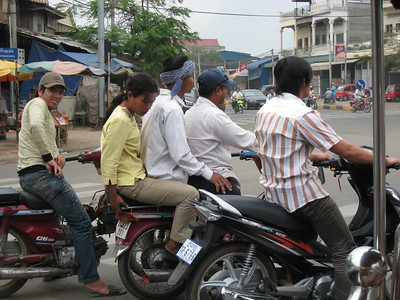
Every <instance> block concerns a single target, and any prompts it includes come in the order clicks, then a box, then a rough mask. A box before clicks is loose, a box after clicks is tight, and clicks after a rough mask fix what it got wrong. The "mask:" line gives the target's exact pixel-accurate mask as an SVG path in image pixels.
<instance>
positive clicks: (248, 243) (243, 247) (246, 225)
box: [168, 153, 400, 300]
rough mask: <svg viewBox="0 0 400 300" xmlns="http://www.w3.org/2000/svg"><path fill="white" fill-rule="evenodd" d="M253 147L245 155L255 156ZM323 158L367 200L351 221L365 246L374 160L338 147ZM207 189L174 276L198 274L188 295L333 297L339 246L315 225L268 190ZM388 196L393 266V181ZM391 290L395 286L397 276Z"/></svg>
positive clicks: (396, 211) (397, 200) (399, 219)
mask: <svg viewBox="0 0 400 300" xmlns="http://www.w3.org/2000/svg"><path fill="white" fill-rule="evenodd" d="M251 155H252V154H246V153H244V154H243V155H242V156H244V159H247V158H249V157H251ZM317 165H318V166H328V167H329V168H330V170H331V171H332V172H333V174H334V176H339V175H342V174H349V175H350V177H349V178H348V182H349V183H350V185H351V186H352V188H353V189H354V190H355V192H356V194H357V196H358V200H359V206H358V210H357V212H356V214H355V215H354V217H353V219H352V221H351V223H350V224H349V229H350V231H351V233H352V235H353V237H354V240H355V242H356V244H357V245H358V246H372V244H373V228H374V226H373V222H374V219H373V201H372V198H373V188H372V185H373V170H372V165H365V164H356V163H351V162H349V161H346V160H345V159H343V158H341V157H340V156H337V155H335V156H333V158H332V159H331V160H330V161H329V162H320V163H318V164H317ZM399 167H400V166H398V165H395V166H392V168H395V169H399ZM320 175H321V177H320V178H321V179H322V180H323V179H324V176H323V175H322V174H320ZM200 193H201V198H200V200H197V199H188V202H189V204H190V206H191V207H192V209H193V210H194V211H195V212H196V214H197V215H198V221H196V222H195V223H192V224H191V227H192V228H193V229H194V231H195V237H194V240H187V241H186V242H185V243H184V244H183V246H182V248H181V249H180V250H179V252H178V256H180V257H181V259H182V260H183V261H182V262H180V263H179V264H178V266H177V267H176V269H175V270H174V272H173V273H172V274H171V276H170V278H169V280H168V283H169V284H175V283H178V282H180V281H182V280H184V279H188V278H189V276H190V280H188V282H187V286H186V299H193V300H199V299H226V298H229V299H231V298H235V299H281V298H289V299H311V298H312V299H333V297H334V295H333V291H334V277H333V271H334V269H333V265H332V261H331V253H330V251H329V249H328V248H327V247H326V246H325V245H324V244H323V243H322V242H321V241H320V240H319V239H318V237H317V234H316V232H315V231H314V229H313V228H312V227H311V225H309V224H306V223H304V222H303V221H301V220H299V219H297V218H296V217H294V216H292V215H291V214H289V213H288V212H287V211H286V210H284V209H283V208H281V207H279V206H277V205H275V204H272V203H269V202H267V201H265V200H264V199H262V197H261V199H260V197H250V196H233V195H218V196H217V195H213V194H211V193H209V192H207V191H204V190H200ZM386 201H387V211H386V218H387V228H386V230H387V236H386V239H387V251H388V253H389V254H388V255H387V260H388V262H389V267H390V268H391V263H390V262H391V257H392V256H393V252H392V251H393V243H394V233H395V230H396V228H397V226H398V225H399V223H400V194H399V193H398V192H397V191H396V190H394V189H393V188H392V187H391V186H390V185H389V184H387V185H386ZM260 212H262V213H260ZM184 261H185V262H184ZM389 278H390V271H389V273H388V274H387V279H389ZM386 290H387V291H388V290H390V280H388V281H387V285H386Z"/></svg>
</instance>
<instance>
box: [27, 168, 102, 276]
mask: <svg viewBox="0 0 400 300" xmlns="http://www.w3.org/2000/svg"><path fill="white" fill-rule="evenodd" d="M19 182H20V185H21V188H22V189H23V190H24V191H27V192H29V193H32V194H35V195H36V196H39V197H40V198H41V199H43V200H44V201H46V202H47V203H49V204H50V206H51V207H53V208H54V210H55V211H57V212H58V213H60V214H61V215H62V216H63V217H64V218H65V219H66V220H67V222H68V224H69V227H70V229H71V232H72V238H73V241H74V247H75V257H76V260H77V262H78V264H79V269H78V279H79V282H83V283H88V282H92V281H95V280H97V279H99V274H98V273H97V262H96V256H95V251H94V245H93V238H92V223H91V221H90V218H89V216H88V214H87V213H86V211H85V209H84V208H83V206H82V204H81V202H80V201H79V199H78V196H77V195H76V193H75V191H74V190H73V188H72V187H71V185H70V184H69V183H68V182H67V181H66V180H65V179H64V176H62V177H61V178H57V177H56V176H55V175H54V174H53V173H49V172H48V171H47V170H43V171H37V172H34V173H29V174H25V175H22V176H20V177H19Z"/></svg>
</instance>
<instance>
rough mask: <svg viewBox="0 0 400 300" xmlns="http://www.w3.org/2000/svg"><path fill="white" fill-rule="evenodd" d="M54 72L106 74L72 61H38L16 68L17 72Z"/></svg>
mask: <svg viewBox="0 0 400 300" xmlns="http://www.w3.org/2000/svg"><path fill="white" fill-rule="evenodd" d="M50 71H51V72H55V73H58V74H61V75H77V74H80V75H83V74H89V75H92V74H93V75H96V76H104V75H106V71H104V70H102V69H99V68H95V67H89V66H85V65H83V64H80V63H76V62H72V61H59V60H55V61H38V62H33V63H29V64H25V65H23V66H22V67H20V68H18V72H20V73H25V74H29V73H37V72H50Z"/></svg>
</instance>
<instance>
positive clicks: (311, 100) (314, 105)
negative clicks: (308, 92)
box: [306, 95, 318, 110]
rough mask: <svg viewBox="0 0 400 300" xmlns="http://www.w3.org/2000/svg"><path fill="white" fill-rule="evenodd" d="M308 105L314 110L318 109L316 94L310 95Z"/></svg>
mask: <svg viewBox="0 0 400 300" xmlns="http://www.w3.org/2000/svg"><path fill="white" fill-rule="evenodd" d="M306 105H307V106H308V107H311V108H312V109H314V110H317V109H318V103H317V97H316V96H315V95H312V96H308V97H307V99H306Z"/></svg>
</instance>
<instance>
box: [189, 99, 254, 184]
mask: <svg viewBox="0 0 400 300" xmlns="http://www.w3.org/2000/svg"><path fill="white" fill-rule="evenodd" d="M185 123H186V134H187V139H188V143H189V146H190V149H191V150H192V153H193V155H194V156H196V158H197V159H198V160H199V161H201V162H203V163H205V164H206V166H208V167H209V168H210V169H211V170H213V171H214V172H217V173H219V174H221V175H222V176H224V177H232V178H235V179H236V181H237V183H239V180H238V179H237V177H236V175H235V174H234V173H233V171H232V164H231V160H232V158H231V146H233V147H236V148H239V149H247V150H251V151H255V152H257V150H258V146H257V140H256V136H255V134H254V133H253V132H251V131H248V130H245V129H243V128H241V127H239V126H238V125H236V123H234V122H233V121H232V120H231V119H230V118H229V117H228V115H227V114H226V113H224V112H223V111H222V110H220V109H219V108H218V107H217V106H216V105H215V104H214V103H212V102H211V101H210V100H208V99H207V98H204V97H199V98H198V99H197V102H196V103H195V104H194V105H193V107H192V108H191V109H189V110H188V111H187V112H186V114H185Z"/></svg>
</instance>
